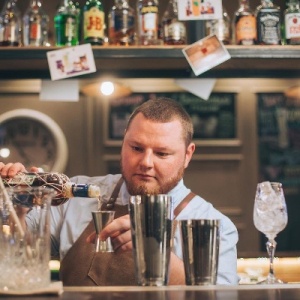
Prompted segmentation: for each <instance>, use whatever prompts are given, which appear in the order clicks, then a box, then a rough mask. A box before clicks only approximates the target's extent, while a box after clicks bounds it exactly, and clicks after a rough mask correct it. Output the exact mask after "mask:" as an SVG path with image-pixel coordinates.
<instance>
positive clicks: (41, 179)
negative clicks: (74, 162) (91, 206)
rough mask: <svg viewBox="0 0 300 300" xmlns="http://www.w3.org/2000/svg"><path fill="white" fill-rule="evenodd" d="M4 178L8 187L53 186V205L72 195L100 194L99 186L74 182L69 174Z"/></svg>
mask: <svg viewBox="0 0 300 300" xmlns="http://www.w3.org/2000/svg"><path fill="white" fill-rule="evenodd" d="M2 180H3V184H4V185H5V186H7V187H12V186H31V187H39V186H42V187H48V188H53V189H54V190H55V192H56V195H55V196H54V197H53V199H52V202H51V205H52V206H58V205H61V204H63V203H65V202H67V201H68V200H69V198H72V197H89V198H98V197H99V196H100V189H99V187H98V186H95V185H92V184H75V183H72V182H71V181H70V179H69V177H68V176H66V175H65V174H61V173H18V174H17V175H16V176H15V177H12V178H8V179H6V178H3V179H2Z"/></svg>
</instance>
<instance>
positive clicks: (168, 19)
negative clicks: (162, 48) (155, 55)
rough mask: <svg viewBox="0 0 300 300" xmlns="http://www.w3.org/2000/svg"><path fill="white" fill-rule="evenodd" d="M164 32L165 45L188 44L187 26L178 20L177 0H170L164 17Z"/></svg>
mask: <svg viewBox="0 0 300 300" xmlns="http://www.w3.org/2000/svg"><path fill="white" fill-rule="evenodd" d="M162 34H163V36H162V38H163V42H164V44H165V45H184V44H186V26H185V23H184V22H182V21H179V20H178V7H177V0H169V3H168V6H167V9H166V11H165V12H164V14H163V17H162Z"/></svg>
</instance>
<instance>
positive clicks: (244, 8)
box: [232, 0, 257, 46]
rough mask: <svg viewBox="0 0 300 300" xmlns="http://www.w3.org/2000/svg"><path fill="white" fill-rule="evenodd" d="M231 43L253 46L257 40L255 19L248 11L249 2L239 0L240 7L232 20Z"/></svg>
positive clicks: (247, 0) (249, 10) (252, 13)
mask: <svg viewBox="0 0 300 300" xmlns="http://www.w3.org/2000/svg"><path fill="white" fill-rule="evenodd" d="M232 24H233V35H232V37H233V43H234V44H236V45H246V46H249V45H255V44H256V40H257V28H256V17H255V15H254V12H253V11H252V10H251V9H250V6H249V0H240V7H239V8H238V10H237V11H236V12H235V14H234V19H233V23H232Z"/></svg>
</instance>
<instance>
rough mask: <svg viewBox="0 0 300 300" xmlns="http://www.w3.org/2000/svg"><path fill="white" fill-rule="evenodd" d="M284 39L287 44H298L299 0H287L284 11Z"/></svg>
mask: <svg viewBox="0 0 300 300" xmlns="http://www.w3.org/2000/svg"><path fill="white" fill-rule="evenodd" d="M283 16H284V29H285V30H284V32H285V41H286V44H288V45H300V7H299V0H289V1H288V2H287V9H286V10H285V11H284V14H283Z"/></svg>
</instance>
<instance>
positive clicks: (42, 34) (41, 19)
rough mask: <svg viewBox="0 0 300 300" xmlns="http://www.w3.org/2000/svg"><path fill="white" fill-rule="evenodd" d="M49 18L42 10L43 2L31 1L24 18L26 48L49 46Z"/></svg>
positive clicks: (39, 0) (38, 0)
mask: <svg viewBox="0 0 300 300" xmlns="http://www.w3.org/2000/svg"><path fill="white" fill-rule="evenodd" d="M48 25H49V17H48V15H47V14H46V13H45V11H44V10H43V8H42V1H41V0H31V1H30V5H29V7H28V8H27V10H26V12H25V14H24V16H23V43H24V46H37V47H38V46H49V42H48V28H49V27H48Z"/></svg>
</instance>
